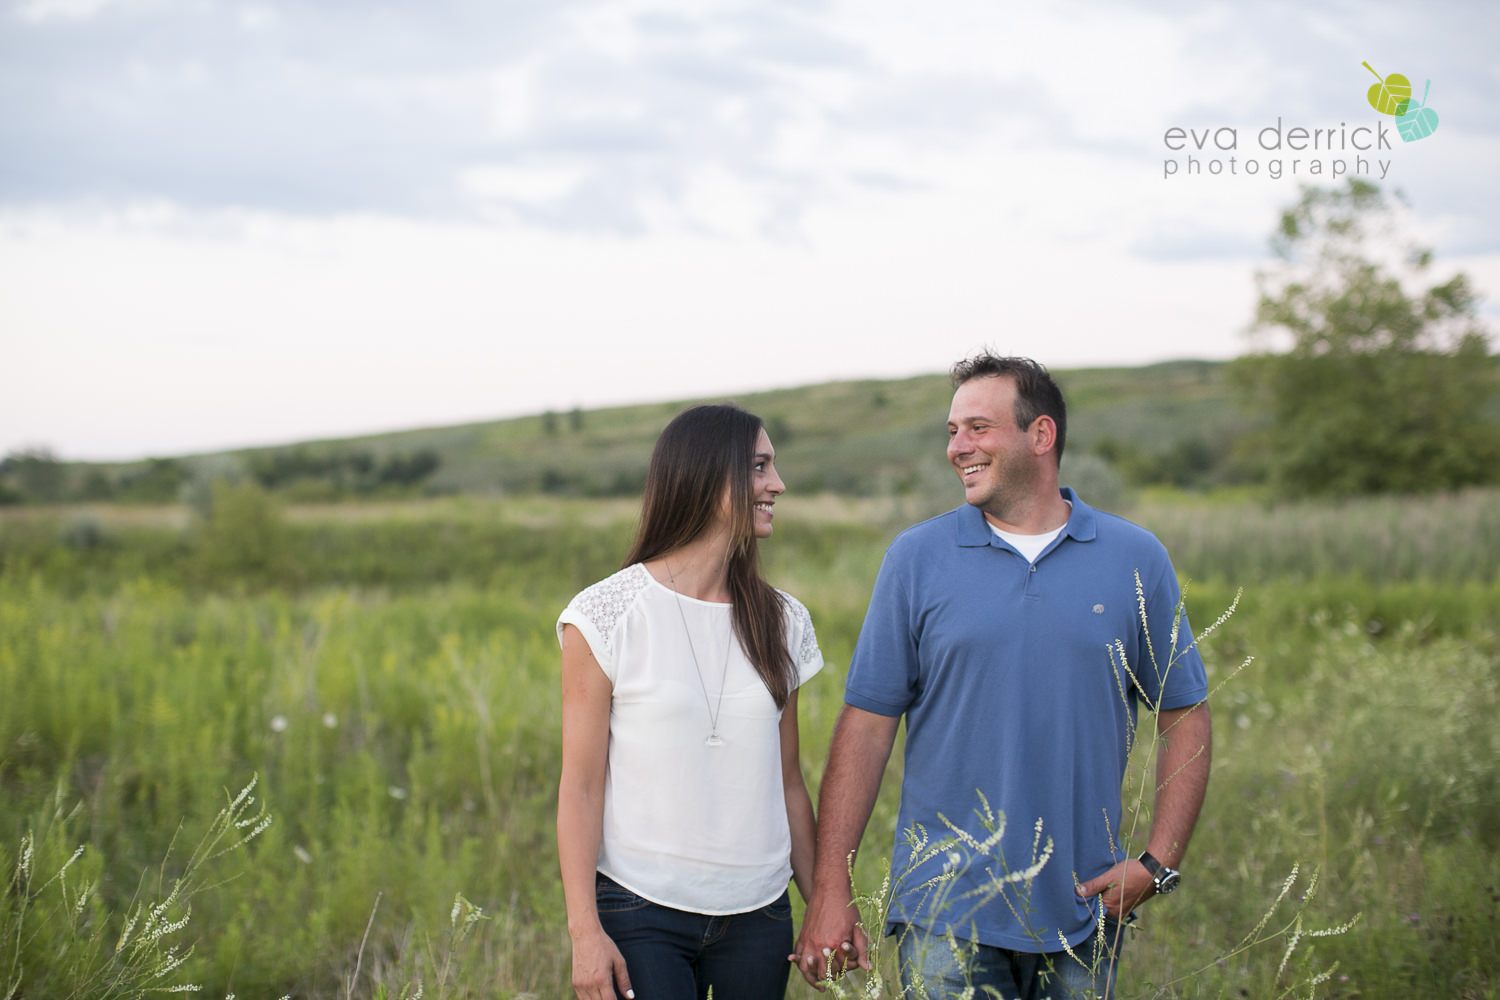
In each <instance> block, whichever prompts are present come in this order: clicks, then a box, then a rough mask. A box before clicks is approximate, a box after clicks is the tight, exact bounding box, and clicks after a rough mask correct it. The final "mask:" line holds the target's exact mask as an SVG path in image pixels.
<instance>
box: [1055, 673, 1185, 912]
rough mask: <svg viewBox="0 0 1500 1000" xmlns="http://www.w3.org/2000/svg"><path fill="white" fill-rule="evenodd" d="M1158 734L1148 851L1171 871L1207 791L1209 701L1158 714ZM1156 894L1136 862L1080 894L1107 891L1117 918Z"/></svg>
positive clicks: (1117, 868) (1088, 885) (1080, 890)
mask: <svg viewBox="0 0 1500 1000" xmlns="http://www.w3.org/2000/svg"><path fill="white" fill-rule="evenodd" d="M1156 732H1157V738H1158V744H1157V750H1156V799H1155V805H1154V806H1153V808H1152V810H1151V836H1150V838H1149V839H1148V840H1147V841H1146V850H1148V851H1150V852H1151V856H1152V857H1154V858H1156V859H1157V860H1158V861H1160V862H1161V863H1162V864H1164V865H1166V866H1167V867H1168V868H1176V867H1177V866H1178V865H1179V864H1181V862H1182V856H1183V855H1184V854H1186V853H1187V845H1188V840H1189V839H1191V837H1192V835H1193V827H1194V826H1195V825H1197V823H1198V810H1199V809H1200V808H1202V806H1203V796H1204V795H1205V794H1206V793H1207V791H1208V772H1209V764H1210V762H1211V758H1212V750H1213V724H1212V721H1211V719H1210V717H1209V712H1208V702H1206V701H1205V702H1199V703H1198V704H1196V705H1189V706H1188V707H1186V708H1171V709H1164V710H1162V711H1160V712H1158V713H1157V714H1156ZM1106 890H1107V891H1106ZM1155 891H1156V887H1155V885H1154V884H1153V883H1152V879H1151V873H1150V872H1149V871H1147V870H1146V866H1145V865H1143V864H1141V863H1140V862H1139V861H1137V860H1135V859H1134V858H1129V859H1127V860H1125V861H1122V862H1120V863H1119V864H1117V865H1115V866H1114V867H1113V868H1111V869H1110V870H1109V871H1107V872H1105V873H1104V874H1103V875H1100V876H1099V877H1098V878H1094V879H1090V880H1089V881H1087V882H1085V883H1083V884H1082V885H1081V886H1079V887H1078V894H1079V895H1080V896H1083V897H1085V898H1087V897H1091V896H1097V895H1099V894H1100V893H1103V894H1104V910H1105V912H1106V913H1108V914H1109V915H1110V916H1112V917H1114V918H1116V919H1117V920H1118V919H1123V918H1124V917H1125V915H1127V914H1128V913H1130V911H1131V910H1133V909H1135V908H1136V907H1137V906H1138V905H1140V904H1141V903H1142V902H1143V901H1145V900H1146V899H1147V898H1149V897H1150V896H1151V895H1152V894H1153V893H1154V892H1155Z"/></svg>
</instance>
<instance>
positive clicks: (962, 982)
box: [896, 918, 1124, 1000]
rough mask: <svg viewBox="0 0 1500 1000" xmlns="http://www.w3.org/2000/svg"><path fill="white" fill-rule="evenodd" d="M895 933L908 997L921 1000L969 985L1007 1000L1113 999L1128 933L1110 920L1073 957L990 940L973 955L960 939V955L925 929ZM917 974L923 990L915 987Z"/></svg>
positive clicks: (937, 999) (945, 999)
mask: <svg viewBox="0 0 1500 1000" xmlns="http://www.w3.org/2000/svg"><path fill="white" fill-rule="evenodd" d="M896 934H897V936H898V944H897V949H896V950H897V955H898V956H899V958H900V962H901V985H902V986H904V987H906V988H907V989H908V990H909V991H910V992H909V994H908V995H909V996H911V997H913V998H920V1000H953V998H955V997H961V996H963V995H964V990H965V989H967V988H968V987H970V986H972V987H974V992H973V994H972V996H974V997H976V998H978V997H986V998H987V997H990V996H992V995H993V994H991V993H989V992H987V991H986V990H985V987H990V988H991V989H994V990H996V991H998V992H999V994H1000V996H1001V997H1003V998H1004V1000H1111V998H1112V997H1113V996H1114V986H1115V960H1116V959H1117V958H1118V957H1119V949H1120V945H1121V944H1122V943H1123V937H1124V935H1123V934H1122V933H1121V927H1120V924H1119V922H1118V921H1116V920H1114V919H1113V918H1106V920H1105V924H1104V928H1103V929H1102V930H1096V931H1095V932H1094V933H1093V934H1092V935H1090V936H1089V938H1088V939H1087V940H1086V941H1084V942H1082V943H1081V944H1079V945H1077V946H1075V947H1074V948H1073V954H1072V955H1069V954H1068V953H1067V952H1065V951H1055V952H1046V953H1043V954H1035V953H1031V952H1024V951H1011V950H1010V949H1008V948H994V947H991V946H989V945H985V944H981V945H978V946H977V947H976V948H975V950H974V951H973V952H972V953H971V952H970V950H969V949H970V947H971V946H970V943H969V942H967V941H963V940H960V941H958V942H957V944H958V946H959V951H960V953H961V955H962V957H960V956H958V955H955V954H954V953H953V948H952V946H950V944H949V942H948V939H947V938H945V937H939V936H936V935H933V936H929V935H928V934H927V932H926V931H925V930H924V929H923V928H921V927H916V926H912V925H902V926H898V927H897V928H896ZM1074 956H1077V957H1076V958H1075V957H1074ZM966 965H967V968H966ZM918 975H920V976H921V980H922V988H921V989H920V990H918V989H916V988H915V983H916V979H917V976H918Z"/></svg>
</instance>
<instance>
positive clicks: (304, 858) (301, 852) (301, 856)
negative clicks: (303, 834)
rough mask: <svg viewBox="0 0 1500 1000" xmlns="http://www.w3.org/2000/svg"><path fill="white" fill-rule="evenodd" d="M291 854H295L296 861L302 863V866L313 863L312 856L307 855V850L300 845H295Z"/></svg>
mask: <svg viewBox="0 0 1500 1000" xmlns="http://www.w3.org/2000/svg"><path fill="white" fill-rule="evenodd" d="M292 853H293V854H295V855H296V856H297V860H298V861H300V862H302V863H303V864H304V865H310V864H312V862H313V857H312V855H311V854H309V853H308V851H307V848H305V847H303V846H302V845H301V844H297V845H295V846H294V847H293V848H292Z"/></svg>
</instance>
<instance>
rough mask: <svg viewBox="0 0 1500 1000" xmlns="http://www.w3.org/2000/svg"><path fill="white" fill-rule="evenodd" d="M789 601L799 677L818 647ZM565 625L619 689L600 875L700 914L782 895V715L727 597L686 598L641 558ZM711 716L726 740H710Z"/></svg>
mask: <svg viewBox="0 0 1500 1000" xmlns="http://www.w3.org/2000/svg"><path fill="white" fill-rule="evenodd" d="M782 596H783V598H784V600H785V604H786V616H787V625H786V638H787V646H788V648H789V649H790V650H791V651H792V659H793V660H794V661H795V662H796V664H797V678H798V679H797V683H798V685H799V686H800V685H801V684H803V683H806V681H807V680H808V678H810V677H812V676H813V675H814V674H816V673H817V672H818V671H819V670H821V669H822V667H823V654H822V653H821V652H820V651H819V649H818V640H817V636H816V635H815V634H814V632H813V626H812V618H811V616H809V615H808V613H807V609H806V608H805V607H803V606H802V604H801V602H799V601H798V600H797V599H796V598H794V597H792V596H791V595H790V594H786V593H785V592H782ZM679 608H680V610H679ZM684 620H685V621H684ZM564 625H572V626H574V627H576V628H577V629H578V631H579V632H580V633H582V635H583V637H584V639H585V640H586V641H587V642H588V644H589V648H590V649H591V650H593V653H594V657H595V658H596V659H597V660H598V661H599V665H600V666H601V667H602V668H603V669H604V673H605V675H606V676H607V677H608V678H609V681H610V684H611V686H612V687H613V694H612V696H611V699H610V709H609V762H608V769H607V771H606V773H605V779H604V780H605V785H604V830H603V840H602V842H601V844H600V848H599V870H600V871H601V872H603V873H604V874H605V875H608V876H609V877H610V878H612V879H614V880H615V881H616V882H618V883H620V884H621V885H622V886H624V887H625V888H627V889H629V890H631V891H632V892H634V893H636V894H637V895H640V896H644V897H645V898H646V899H649V900H651V901H652V902H654V903H660V904H661V905H663V906H670V907H672V908H674V909H679V910H687V911H690V912H693V913H706V914H724V913H743V912H745V911H747V910H753V909H756V908H757V907H761V906H765V905H766V904H767V903H770V902H773V901H774V900H775V899H776V898H777V897H779V896H780V895H781V894H782V892H784V891H785V890H786V886H787V880H788V879H789V878H790V877H791V873H792V866H791V831H790V828H789V826H788V824H787V815H786V799H785V796H784V794H783V789H782V782H781V734H780V728H779V725H780V721H781V712H780V710H778V709H777V707H776V702H775V701H774V700H773V699H772V697H771V694H770V692H769V691H767V690H766V687H765V684H764V682H763V681H762V680H761V679H760V675H759V674H757V673H756V672H755V668H754V667H753V666H751V664H750V661H749V659H748V658H747V657H746V656H745V653H744V651H743V650H742V649H740V645H739V642H738V641H736V640H735V638H734V631H733V628H732V625H731V621H730V605H728V604H715V603H712V602H709V601H699V600H695V599H693V598H691V597H684V596H681V595H679V594H677V593H676V592H675V591H673V590H671V589H670V588H668V587H667V586H666V585H664V584H662V583H660V582H659V581H658V580H657V579H656V578H655V577H653V576H652V575H651V573H650V571H648V570H647V569H646V567H645V566H644V565H642V564H640V563H636V564H635V565H632V566H627V567H626V568H625V569H622V570H620V571H619V572H618V573H616V574H614V575H613V576H610V577H608V578H606V579H604V580H601V581H600V582H599V583H596V584H594V585H593V586H592V587H589V588H588V589H586V590H584V591H583V592H581V593H580V594H579V595H578V596H577V597H575V598H573V600H572V601H571V602H569V604H568V606H567V608H566V609H564V611H563V613H562V615H561V616H560V617H559V618H558V619H557V633H558V639H559V641H561V638H562V630H563V626H564ZM690 636H691V642H690V641H689V637H690ZM721 690H722V700H721V699H720V692H721ZM715 716H717V720H718V735H719V737H720V738H721V740H722V742H720V743H719V744H718V745H715V746H710V745H708V740H709V736H710V734H711V732H712V731H713V728H714V727H713V719H714V717H715Z"/></svg>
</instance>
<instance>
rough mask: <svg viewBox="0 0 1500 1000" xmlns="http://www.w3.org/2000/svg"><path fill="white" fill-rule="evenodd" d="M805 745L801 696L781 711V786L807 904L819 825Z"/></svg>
mask: <svg viewBox="0 0 1500 1000" xmlns="http://www.w3.org/2000/svg"><path fill="white" fill-rule="evenodd" d="M801 752H802V751H801V744H800V741H799V739H798V736H797V692H796V691H793V692H792V694H791V697H789V698H787V700H786V707H785V708H784V709H782V711H781V785H782V788H783V790H784V791H785V794H786V818H787V823H788V824H789V825H790V826H791V828H792V879H793V881H795V882H796V883H797V891H798V892H799V893H801V894H802V898H803V900H804V901H805V900H809V899H811V898H812V875H813V848H814V845H815V843H816V841H817V822H816V820H815V819H814V818H813V806H812V797H811V796H809V795H808V794H807V783H806V782H805V781H804V780H803V779H802V758H801V756H800V755H801Z"/></svg>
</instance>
